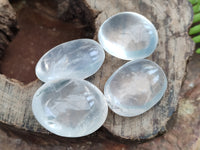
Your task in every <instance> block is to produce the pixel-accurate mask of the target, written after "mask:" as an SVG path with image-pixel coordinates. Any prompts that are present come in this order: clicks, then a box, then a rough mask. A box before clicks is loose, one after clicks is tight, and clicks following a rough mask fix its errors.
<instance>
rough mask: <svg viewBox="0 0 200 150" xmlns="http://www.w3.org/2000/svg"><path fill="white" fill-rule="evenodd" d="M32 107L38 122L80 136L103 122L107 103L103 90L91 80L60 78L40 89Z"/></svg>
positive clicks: (94, 129)
mask: <svg viewBox="0 0 200 150" xmlns="http://www.w3.org/2000/svg"><path fill="white" fill-rule="evenodd" d="M32 110H33V113H34V115H35V117H36V119H37V120H38V122H39V123H40V124H41V125H42V126H43V127H44V128H46V129H47V130H49V131H50V132H52V133H54V134H57V135H59V136H64V137H81V136H85V135H88V134H90V133H92V132H94V131H96V130H97V129H98V128H99V127H101V126H102V124H103V123H104V121H105V120H106V117H107V112H108V106H107V103H106V100H105V97H104V95H103V94H102V92H101V91H100V90H99V89H98V88H97V87H95V86H94V85H93V84H91V83H90V82H88V81H85V80H78V79H60V80H57V81H50V82H47V83H45V84H44V85H43V86H42V87H40V88H39V89H38V90H37V92H36V93H35V95H34V97H33V102H32Z"/></svg>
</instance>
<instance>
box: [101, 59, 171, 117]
mask: <svg viewBox="0 0 200 150" xmlns="http://www.w3.org/2000/svg"><path fill="white" fill-rule="evenodd" d="M166 88H167V79H166V76H165V74H164V72H163V70H162V69H161V68H160V67H159V66H158V65H157V64H155V63H154V62H152V61H150V60H146V59H141V60H136V61H131V62H128V63H126V64H125V65H123V66H122V67H120V68H119V69H118V70H117V71H116V72H115V73H114V74H113V75H112V76H111V77H110V78H109V79H108V81H107V82H106V85H105V88H104V94H105V96H106V98H107V101H108V105H109V107H110V108H111V109H112V110H113V111H114V112H115V113H117V114H118V115H121V116H126V117H131V116H137V115H139V114H141V113H144V112H146V111H147V110H149V109H150V108H151V107H153V106H154V105H155V104H156V103H157V102H158V101H159V100H160V99H161V97H162V96H163V94H164V93H165V90H166Z"/></svg>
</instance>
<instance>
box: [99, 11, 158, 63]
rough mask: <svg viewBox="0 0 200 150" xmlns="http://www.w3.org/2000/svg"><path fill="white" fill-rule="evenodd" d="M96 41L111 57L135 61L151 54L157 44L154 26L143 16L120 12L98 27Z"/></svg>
mask: <svg viewBox="0 0 200 150" xmlns="http://www.w3.org/2000/svg"><path fill="white" fill-rule="evenodd" d="M98 39H99V42H100V44H101V45H102V46H103V48H104V49H105V50H106V51H107V52H108V53H109V54H111V55H113V56H115V57H118V58H121V59H125V60H135V59H140V58H145V57H147V56H149V55H151V54H152V53H153V51H154V50H155V48H156V46H157V43H158V34H157V31H156V29H155V27H154V25H153V24H152V23H151V22H150V21H149V20H148V19H147V18H145V17H144V16H142V15H140V14H137V13H133V12H122V13H119V14H116V15H114V16H112V17H110V18H108V19H107V20H106V21H105V22H104V23H103V24H102V25H101V27H100V29H99V33H98Z"/></svg>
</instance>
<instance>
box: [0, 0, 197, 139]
mask: <svg viewBox="0 0 200 150" xmlns="http://www.w3.org/2000/svg"><path fill="white" fill-rule="evenodd" d="M4 1H5V0H4ZM62 2H63V1H62ZM83 3H86V4H85V5H84V9H86V8H87V12H90V13H91V12H93V14H92V17H93V19H95V18H96V19H95V27H96V33H97V32H98V28H99V26H100V25H101V24H102V23H103V22H104V21H105V20H106V19H107V18H108V17H110V16H112V15H113V14H115V13H118V12H121V11H134V12H137V13H140V14H142V15H144V16H146V17H147V18H148V19H149V20H150V21H152V22H153V24H154V25H155V26H156V28H157V30H158V34H159V44H158V47H157V49H156V51H155V52H154V53H153V55H152V56H151V57H150V58H149V59H151V60H153V61H155V62H156V63H157V64H159V65H160V66H161V67H162V68H163V70H164V71H165V73H166V75H167V78H168V89H167V92H166V93H165V95H164V97H163V98H162V100H161V101H160V102H159V103H158V104H157V105H156V106H155V107H153V108H152V109H150V110H149V111H148V112H146V113H144V114H142V115H140V116H138V117H133V118H124V117H120V116H118V115H116V114H114V113H113V112H111V111H110V112H109V115H108V118H107V120H106V122H105V124H104V127H105V128H106V129H107V130H108V131H110V132H111V133H112V134H114V135H117V136H120V137H122V138H126V139H132V140H142V139H149V138H152V137H154V136H156V135H157V134H159V133H163V132H165V131H166V125H167V122H168V121H169V119H170V118H171V117H172V114H173V113H174V111H176V108H177V103H178V95H179V91H180V88H181V84H182V81H183V78H184V75H185V69H186V64H187V60H188V58H189V56H191V55H192V52H193V49H194V43H193V42H192V41H191V39H190V37H189V36H188V34H187V31H188V27H189V26H190V24H191V22H192V9H191V7H190V5H189V3H188V1H187V0H171V1H160V0H154V1H149V0H131V1H129V0H109V1H108V0H101V1H94V0H85V1H82V4H83ZM1 7H2V4H1V3H0V10H1ZM81 8H83V7H81ZM77 10H78V9H77ZM75 12H76V10H75ZM90 13H85V16H87V15H90ZM97 14H98V16H97ZM94 38H96V37H94ZM125 62H126V61H122V60H120V59H117V58H115V57H112V56H110V55H109V54H106V60H105V62H104V64H103V66H102V67H101V69H100V70H99V71H98V72H97V73H96V74H95V75H94V76H92V77H90V78H89V79H88V80H89V81H91V82H92V83H94V84H95V85H96V86H97V87H99V88H100V89H101V90H102V91H103V87H104V84H105V82H106V80H107V79H108V78H109V76H110V75H111V74H112V73H113V72H114V71H115V70H116V69H117V68H118V67H120V66H121V65H123V64H124V63H125ZM41 84H42V83H41V82H40V81H38V80H37V81H34V82H32V83H30V84H28V85H23V83H20V82H18V81H16V80H10V79H7V78H6V77H5V76H4V75H0V122H3V123H5V124H8V125H12V126H15V127H16V128H20V129H24V130H29V131H33V132H40V133H48V132H47V131H46V130H45V129H43V128H42V127H41V126H40V125H39V123H38V122H37V121H36V120H35V118H34V116H33V114H32V111H31V101H32V96H33V94H34V92H35V91H36V90H37V89H38V88H39V87H40V86H41Z"/></svg>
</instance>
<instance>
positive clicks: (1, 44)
mask: <svg viewBox="0 0 200 150" xmlns="http://www.w3.org/2000/svg"><path fill="white" fill-rule="evenodd" d="M16 25H17V22H16V14H15V11H14V10H13V8H12V6H11V5H10V3H9V2H8V1H7V0H1V1H0V58H2V56H3V54H4V50H5V49H6V48H7V46H8V44H9V42H10V41H11V39H12V38H13V37H14V35H15V34H16V31H17V27H16Z"/></svg>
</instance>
